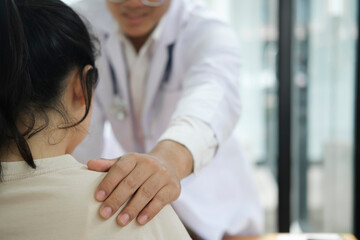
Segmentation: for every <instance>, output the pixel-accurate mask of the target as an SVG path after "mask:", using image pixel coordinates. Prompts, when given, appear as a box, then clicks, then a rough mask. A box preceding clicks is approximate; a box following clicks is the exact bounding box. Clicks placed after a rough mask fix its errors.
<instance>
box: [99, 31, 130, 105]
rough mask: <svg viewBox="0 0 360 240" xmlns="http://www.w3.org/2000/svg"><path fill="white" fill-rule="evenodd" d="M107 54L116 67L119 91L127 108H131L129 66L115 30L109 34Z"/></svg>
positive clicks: (106, 46)
mask: <svg viewBox="0 0 360 240" xmlns="http://www.w3.org/2000/svg"><path fill="white" fill-rule="evenodd" d="M104 51H105V52H106V53H105V54H106V55H107V56H108V58H109V59H108V60H109V61H110V62H111V64H112V66H113V67H114V72H115V76H116V81H117V84H118V91H119V94H120V97H121V98H122V100H123V101H124V103H125V105H126V109H130V98H129V91H128V90H129V86H128V81H127V77H128V76H127V70H126V69H127V67H126V63H125V59H124V54H123V49H122V47H121V43H120V40H119V38H118V36H117V34H116V33H115V32H114V33H112V34H110V35H109V37H108V39H107V40H106V42H105V46H104Z"/></svg>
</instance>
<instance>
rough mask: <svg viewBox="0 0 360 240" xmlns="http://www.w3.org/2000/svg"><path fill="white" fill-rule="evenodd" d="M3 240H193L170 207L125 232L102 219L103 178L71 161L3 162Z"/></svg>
mask: <svg viewBox="0 0 360 240" xmlns="http://www.w3.org/2000/svg"><path fill="white" fill-rule="evenodd" d="M1 164H2V166H3V174H2V175H3V181H2V182H0V239H1V240H7V239H11V240H17V239H19V240H20V239H21V240H23V239H28V240H31V239H36V240H41V239H44V240H56V239H61V240H65V239H66V240H69V239H74V240H75V239H76V240H80V239H102V240H110V239H136V240H138V239H156V240H160V239H181V240H183V239H190V237H189V235H188V233H187V232H186V230H185V228H184V226H183V225H182V223H181V222H180V220H179V218H178V217H177V215H176V214H175V212H174V210H173V209H172V208H171V206H166V207H165V208H164V209H163V210H162V211H161V212H160V213H159V214H158V215H157V216H156V217H155V218H154V219H153V220H152V221H150V222H149V223H148V224H146V225H145V226H140V225H138V224H137V223H136V221H132V222H131V223H130V224H129V225H128V226H126V227H120V226H118V225H117V223H116V221H115V218H116V216H117V214H114V216H113V217H112V218H111V219H109V220H106V221H105V220H103V219H101V218H100V217H99V214H98V211H99V207H100V203H99V202H97V201H95V199H94V193H95V189H96V187H97V185H98V183H100V181H101V179H102V178H103V177H104V175H105V174H104V173H98V172H93V171H89V170H87V168H86V167H85V166H84V165H82V164H80V163H78V162H77V161H76V160H75V159H74V158H73V157H72V156H71V155H64V156H59V157H54V158H48V159H39V160H35V164H36V166H37V168H36V170H34V169H32V168H30V167H29V166H28V165H27V164H26V163H25V162H2V163H1Z"/></svg>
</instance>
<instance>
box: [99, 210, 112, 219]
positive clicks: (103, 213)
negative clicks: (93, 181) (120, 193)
mask: <svg viewBox="0 0 360 240" xmlns="http://www.w3.org/2000/svg"><path fill="white" fill-rule="evenodd" d="M111 213H112V209H111V208H109V207H105V208H103V210H101V216H102V217H103V218H109V217H110V215H111Z"/></svg>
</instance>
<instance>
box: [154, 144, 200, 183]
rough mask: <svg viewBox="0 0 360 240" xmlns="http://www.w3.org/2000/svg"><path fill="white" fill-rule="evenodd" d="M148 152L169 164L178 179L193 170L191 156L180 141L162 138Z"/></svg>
mask: <svg viewBox="0 0 360 240" xmlns="http://www.w3.org/2000/svg"><path fill="white" fill-rule="evenodd" d="M149 154H150V155H153V156H155V157H158V158H160V159H162V160H164V161H165V162H166V163H167V164H169V165H170V166H171V167H172V168H173V169H174V171H175V173H176V175H177V176H178V177H179V178H180V180H181V179H183V178H185V177H187V176H188V175H190V174H191V173H192V172H193V168H194V161H193V157H192V155H191V153H190V151H189V150H188V149H187V148H186V147H185V146H183V145H181V144H180V143H177V142H175V141H171V140H163V141H161V142H159V143H158V144H157V145H156V146H155V147H154V149H153V150H152V151H151V152H150V153H149Z"/></svg>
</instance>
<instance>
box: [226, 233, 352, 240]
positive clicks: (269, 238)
mask: <svg viewBox="0 0 360 240" xmlns="http://www.w3.org/2000/svg"><path fill="white" fill-rule="evenodd" d="M277 236H278V234H268V235H264V236H258V237H225V238H224V239H223V240H276V237H277ZM340 236H341V237H342V238H343V239H344V240H357V239H356V238H355V237H354V236H353V235H351V234H340Z"/></svg>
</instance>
